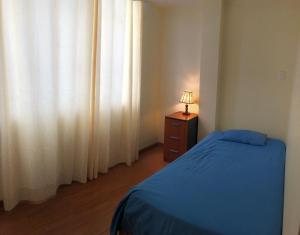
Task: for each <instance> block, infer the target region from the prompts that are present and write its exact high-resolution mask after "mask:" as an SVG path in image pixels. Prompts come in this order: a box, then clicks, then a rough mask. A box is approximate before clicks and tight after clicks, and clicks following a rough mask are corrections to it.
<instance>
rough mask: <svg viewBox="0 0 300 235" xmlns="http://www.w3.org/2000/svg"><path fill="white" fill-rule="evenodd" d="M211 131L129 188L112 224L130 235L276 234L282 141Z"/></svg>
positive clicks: (114, 231) (279, 224) (279, 222)
mask: <svg viewBox="0 0 300 235" xmlns="http://www.w3.org/2000/svg"><path fill="white" fill-rule="evenodd" d="M223 135H224V133H223V132H214V133H211V134H210V135H209V136H208V137H206V138H205V139H204V140H203V141H201V142H200V143H199V144H197V145H196V146H195V147H193V148H192V149H191V150H190V151H189V152H187V153H186V154H184V155H183V156H182V157H180V158H179V159H178V160H176V161H174V162H173V163H171V164H169V165H168V166H167V167H166V168H164V169H163V170H161V171H160V172H158V173H156V174H155V175H153V176H152V177H150V178H148V179H146V180H145V181H144V182H142V183H140V184H139V185H137V186H136V187H134V188H133V189H132V190H130V191H129V192H128V194H127V195H126V197H125V198H124V199H123V200H122V201H121V202H120V204H119V206H118V208H117V210H116V212H115V215H114V218H113V222H112V225H111V235H116V234H117V233H118V231H122V232H126V233H128V234H132V235H181V234H183V235H196V234H197V235H281V233H282V214H283V191H284V167H285V145H284V143H283V142H282V141H280V140H276V139H269V138H268V139H266V143H265V145H263V146H259V145H251V144H245V143H238V142H234V141H225V140H222V137H223Z"/></svg>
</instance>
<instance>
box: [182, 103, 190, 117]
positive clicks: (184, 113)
mask: <svg viewBox="0 0 300 235" xmlns="http://www.w3.org/2000/svg"><path fill="white" fill-rule="evenodd" d="M182 114H183V115H190V113H189V105H188V104H186V105H185V112H182Z"/></svg>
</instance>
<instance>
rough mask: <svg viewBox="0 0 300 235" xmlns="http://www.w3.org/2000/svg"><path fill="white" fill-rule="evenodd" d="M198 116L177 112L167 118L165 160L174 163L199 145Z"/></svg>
mask: <svg viewBox="0 0 300 235" xmlns="http://www.w3.org/2000/svg"><path fill="white" fill-rule="evenodd" d="M197 129H198V115H197V114H193V113H191V114H190V115H184V114H182V112H177V113H174V114H171V115H167V116H166V117H165V140H164V159H165V161H168V162H170V161H173V160H175V159H176V158H178V157H180V156H181V155H182V154H184V153H185V152H186V151H188V150H189V149H190V148H191V147H193V146H194V145H195V144H196V143H197V132H198V131H197Z"/></svg>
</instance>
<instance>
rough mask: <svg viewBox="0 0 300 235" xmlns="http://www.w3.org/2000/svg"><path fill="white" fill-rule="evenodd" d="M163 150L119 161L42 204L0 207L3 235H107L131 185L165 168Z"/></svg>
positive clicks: (62, 188)
mask: <svg viewBox="0 0 300 235" xmlns="http://www.w3.org/2000/svg"><path fill="white" fill-rule="evenodd" d="M165 165H166V163H165V162H164V161H163V150H162V147H161V146H156V147H153V148H151V149H148V150H146V151H144V152H142V153H141V157H140V160H139V161H137V162H136V163H135V164H134V165H133V166H132V167H126V166H124V165H119V166H116V167H114V168H112V169H111V171H110V172H109V173H108V174H106V175H101V176H100V178H98V179H97V180H94V181H91V182H89V183H87V184H78V183H75V184H72V185H69V186H63V187H61V188H60V189H59V190H58V193H57V195H56V196H55V197H54V198H52V199H50V200H48V201H47V202H45V203H42V204H39V205H32V204H31V205H30V204H25V203H23V204H21V205H19V206H17V207H16V208H15V209H14V210H12V211H11V212H4V211H3V209H2V208H1V209H0V235H50V234H51V235H56V234H63V235H71V234H72V235H106V234H109V227H110V223H111V219H112V215H113V213H114V210H115V208H116V206H117V204H118V202H119V201H120V200H121V199H122V197H123V196H124V194H125V193H126V192H127V191H128V189H129V188H131V187H132V186H134V185H135V184H137V183H139V182H141V181H142V180H143V179H145V178H147V177H148V176H150V175H152V174H153V173H155V172H156V171H158V170H159V169H161V168H163V167H164V166H165Z"/></svg>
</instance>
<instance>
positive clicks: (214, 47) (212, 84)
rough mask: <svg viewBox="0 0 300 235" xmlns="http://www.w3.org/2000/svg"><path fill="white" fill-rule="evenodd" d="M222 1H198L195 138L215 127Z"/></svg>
mask: <svg viewBox="0 0 300 235" xmlns="http://www.w3.org/2000/svg"><path fill="white" fill-rule="evenodd" d="M222 13H223V1H222V0H202V1H201V17H202V18H201V38H202V42H201V63H200V101H199V103H200V122H199V138H203V137H204V136H206V135H207V134H208V133H209V132H211V131H214V130H215V129H216V122H217V115H218V114H217V103H218V87H219V86H218V85H219V67H220V65H219V62H220V59H219V57H220V41H221V26H222Z"/></svg>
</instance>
